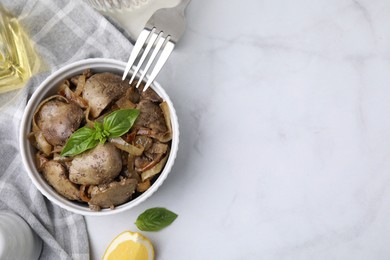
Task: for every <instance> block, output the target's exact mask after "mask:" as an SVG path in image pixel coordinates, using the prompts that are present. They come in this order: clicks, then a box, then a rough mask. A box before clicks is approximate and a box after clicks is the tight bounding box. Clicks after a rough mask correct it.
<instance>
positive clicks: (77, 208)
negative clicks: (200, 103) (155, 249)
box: [19, 58, 179, 216]
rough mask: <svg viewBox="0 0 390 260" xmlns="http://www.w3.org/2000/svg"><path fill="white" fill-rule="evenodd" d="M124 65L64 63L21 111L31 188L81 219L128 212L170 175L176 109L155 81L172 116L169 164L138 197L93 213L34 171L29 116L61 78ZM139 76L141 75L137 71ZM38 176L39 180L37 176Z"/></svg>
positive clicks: (97, 61)
mask: <svg viewBox="0 0 390 260" xmlns="http://www.w3.org/2000/svg"><path fill="white" fill-rule="evenodd" d="M125 67H126V63H125V62H123V61H119V60H114V59H107V58H90V59H84V60H80V61H76V62H73V63H70V64H67V65H65V66H63V67H61V68H59V69H58V70H56V71H54V72H52V73H51V74H50V75H49V76H48V77H47V78H46V79H45V80H44V81H43V82H42V83H41V84H40V85H39V86H38V88H37V89H36V90H35V91H34V93H33V94H32V96H31V98H30V99H29V100H28V103H27V105H26V107H25V109H24V112H23V117H22V120H21V124H20V131H19V146H20V152H21V155H22V162H23V165H24V168H25V169H26V171H27V174H28V176H29V177H30V179H31V181H32V182H33V184H34V186H35V187H36V188H38V190H39V191H40V192H41V193H42V194H43V195H44V196H45V197H46V198H47V199H49V200H50V201H51V202H53V203H54V204H56V205H58V206H60V207H61V208H64V209H66V210H68V211H71V212H74V213H77V214H81V215H84V216H104V215H113V214H117V213H120V212H123V211H126V210H129V209H131V208H133V207H135V206H137V205H139V204H140V203H141V202H143V201H145V200H146V199H147V198H149V197H150V196H151V195H152V194H153V193H154V192H156V190H157V189H158V188H159V187H160V186H161V184H162V183H163V182H164V180H165V179H166V178H167V176H168V174H169V172H170V171H171V169H172V166H173V164H174V161H175V159H176V156H177V151H178V144H179V124H178V119H177V115H176V111H175V108H174V106H173V104H172V101H171V100H170V98H169V96H168V94H167V93H166V92H165V90H164V89H163V88H162V87H161V85H160V84H159V83H158V82H156V81H154V82H153V84H152V85H151V88H152V89H153V90H155V91H156V92H157V94H158V95H159V96H161V97H162V98H163V100H164V101H166V102H167V104H168V107H169V110H170V115H171V124H172V134H173V135H172V143H171V151H170V154H169V157H168V161H167V162H166V164H165V167H164V169H163V171H162V172H161V173H160V176H159V177H158V178H157V180H156V181H155V182H154V183H153V185H152V186H151V187H150V188H149V189H148V190H147V191H145V192H144V193H142V194H141V195H140V196H138V197H137V198H135V199H134V200H130V201H129V202H126V203H124V204H122V205H119V206H116V207H115V209H113V210H111V209H102V210H100V211H92V210H91V209H89V207H88V206H81V205H78V203H77V202H73V201H70V200H68V199H66V198H64V197H62V196H61V195H59V194H58V193H57V192H56V191H55V190H54V189H53V188H52V187H51V186H50V185H49V184H48V183H47V182H46V181H45V180H44V178H43V177H41V174H40V173H39V172H38V171H37V169H36V166H35V162H34V159H33V155H32V152H31V151H32V150H33V148H32V145H31V144H30V142H29V141H28V140H27V138H26V135H27V134H28V133H29V132H30V131H31V120H32V115H33V112H34V111H35V109H36V108H37V106H38V104H39V103H40V102H41V101H42V100H43V99H44V98H45V97H47V96H48V95H50V92H53V89H55V88H56V86H57V87H58V83H59V82H60V81H62V80H64V79H68V78H70V77H71V76H73V75H77V74H80V73H82V71H83V70H85V69H87V68H90V69H91V70H94V69H95V70H101V72H103V71H104V70H107V71H111V72H112V71H114V70H117V71H122V73H123V71H124V69H125ZM140 73H142V72H140ZM38 176H40V177H38Z"/></svg>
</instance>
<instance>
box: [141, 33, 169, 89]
mask: <svg viewBox="0 0 390 260" xmlns="http://www.w3.org/2000/svg"><path fill="white" fill-rule="evenodd" d="M169 39H170V36H169V35H168V37H167V38H166V39H165V41H164V47H163V50H162V52H161V55H160V57H159V59H158V61H157V63H156V66H154V68H153V71H152V73H151V74H150V77H149V78H148V81H147V82H146V85H145V87H144V89H143V91H145V90H147V89H148V87H149V86H150V84H152V82H153V80H154V79H155V78H156V77H157V75H158V73H159V72H160V70H161V68H162V67H163V66H164V64H165V62H166V61H167V59H168V57H169V55H171V53H172V51H173V48H174V47H175V44H174V43H173V42H171V41H170V40H169Z"/></svg>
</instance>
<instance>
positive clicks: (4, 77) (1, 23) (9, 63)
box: [0, 6, 40, 93]
mask: <svg viewBox="0 0 390 260" xmlns="http://www.w3.org/2000/svg"><path fill="white" fill-rule="evenodd" d="M39 66H40V60H39V58H38V57H37V54H36V52H35V50H34V47H33V44H32V42H31V40H30V39H29V37H28V35H27V34H26V32H25V31H24V29H23V28H22V27H21V25H20V23H19V21H18V20H17V19H16V18H15V17H13V16H12V15H11V14H9V13H8V12H7V11H6V10H5V9H4V8H2V7H1V6H0V93H4V92H7V91H10V90H14V89H17V88H21V87H23V86H24V84H25V83H26V81H27V80H28V79H29V78H30V77H31V76H32V75H33V74H34V73H36V72H37V71H38V69H39Z"/></svg>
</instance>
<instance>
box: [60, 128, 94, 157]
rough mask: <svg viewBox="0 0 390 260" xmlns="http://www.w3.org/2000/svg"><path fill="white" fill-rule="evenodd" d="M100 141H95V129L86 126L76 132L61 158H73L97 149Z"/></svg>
mask: <svg viewBox="0 0 390 260" xmlns="http://www.w3.org/2000/svg"><path fill="white" fill-rule="evenodd" d="M98 143H99V140H96V139H95V129H93V128H89V127H87V126H84V127H82V128H80V129H78V130H77V131H76V132H74V133H73V134H72V135H71V136H70V138H69V139H68V141H67V142H66V144H65V146H64V148H63V149H62V151H61V156H73V155H76V154H79V153H82V152H84V151H86V150H88V149H91V148H93V147H95V146H96V145H97V144H98Z"/></svg>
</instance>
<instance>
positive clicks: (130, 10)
mask: <svg viewBox="0 0 390 260" xmlns="http://www.w3.org/2000/svg"><path fill="white" fill-rule="evenodd" d="M85 1H87V3H89V4H90V5H91V6H92V7H93V8H95V9H96V10H97V11H99V12H100V13H101V14H102V15H104V16H106V17H107V18H109V19H110V20H112V21H113V22H114V23H116V24H117V25H118V26H119V27H121V28H122V29H124V31H125V32H126V33H127V34H128V36H129V37H130V40H131V41H132V42H133V43H134V42H135V41H136V40H137V37H138V35H139V34H140V33H141V31H142V29H144V27H145V25H146V23H147V21H148V20H149V18H150V17H151V16H152V15H153V14H154V13H155V12H156V11H157V10H158V9H161V8H169V7H173V6H176V5H178V4H179V3H180V2H181V0H164V1H160V0H85Z"/></svg>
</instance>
